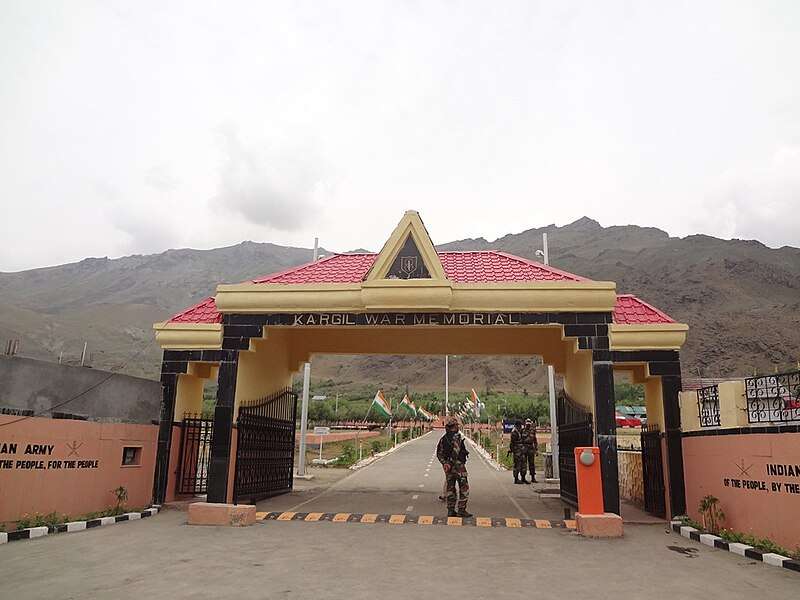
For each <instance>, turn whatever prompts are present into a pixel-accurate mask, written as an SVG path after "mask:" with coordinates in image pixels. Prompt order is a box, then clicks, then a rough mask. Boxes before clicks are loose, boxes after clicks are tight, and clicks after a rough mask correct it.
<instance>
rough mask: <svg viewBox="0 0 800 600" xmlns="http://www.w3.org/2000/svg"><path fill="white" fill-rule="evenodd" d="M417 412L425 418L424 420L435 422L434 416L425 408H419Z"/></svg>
mask: <svg viewBox="0 0 800 600" xmlns="http://www.w3.org/2000/svg"><path fill="white" fill-rule="evenodd" d="M417 412H418V413H419V414H420V415H421V416H422V418H423V419H425V420H426V421H433V419H434V417H433V415H432V414H431V413H429V412H428V411H427V410H425V409H424V408H422V407H419V408H418V409H417Z"/></svg>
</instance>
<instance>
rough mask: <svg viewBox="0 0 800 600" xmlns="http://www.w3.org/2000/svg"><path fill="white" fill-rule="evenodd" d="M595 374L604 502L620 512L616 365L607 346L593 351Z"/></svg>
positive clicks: (598, 439)
mask: <svg viewBox="0 0 800 600" xmlns="http://www.w3.org/2000/svg"><path fill="white" fill-rule="evenodd" d="M592 375H593V376H594V418H595V434H596V436H597V446H598V447H599V448H600V473H601V476H602V478H603V505H604V508H605V511H606V512H610V513H615V514H620V510H619V472H618V470H617V420H616V416H615V415H616V404H615V401H614V368H613V365H612V363H611V360H610V353H609V351H608V350H595V351H594V352H593V360H592Z"/></svg>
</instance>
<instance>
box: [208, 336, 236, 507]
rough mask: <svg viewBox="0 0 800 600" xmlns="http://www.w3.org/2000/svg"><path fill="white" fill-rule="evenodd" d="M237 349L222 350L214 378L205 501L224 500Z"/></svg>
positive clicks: (226, 498) (229, 451)
mask: <svg viewBox="0 0 800 600" xmlns="http://www.w3.org/2000/svg"><path fill="white" fill-rule="evenodd" d="M238 366H239V352H238V351H237V350H222V351H221V359H220V363H219V376H218V377H217V385H218V387H217V405H216V407H215V408H214V436H213V438H212V439H211V460H210V461H209V466H208V501H209V502H227V501H228V466H229V465H230V456H231V437H232V435H231V432H232V430H233V407H234V400H235V398H236V373H237V369H238Z"/></svg>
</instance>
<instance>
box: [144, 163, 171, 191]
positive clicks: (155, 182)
mask: <svg viewBox="0 0 800 600" xmlns="http://www.w3.org/2000/svg"><path fill="white" fill-rule="evenodd" d="M144 182H145V183H146V184H147V185H148V186H149V187H151V188H153V189H154V190H156V191H159V192H174V191H175V190H177V189H178V187H179V186H180V180H179V179H178V178H177V177H176V176H175V174H174V173H173V172H172V169H170V167H169V166H168V165H165V164H160V165H153V166H152V167H150V169H148V170H147V172H146V173H145V174H144Z"/></svg>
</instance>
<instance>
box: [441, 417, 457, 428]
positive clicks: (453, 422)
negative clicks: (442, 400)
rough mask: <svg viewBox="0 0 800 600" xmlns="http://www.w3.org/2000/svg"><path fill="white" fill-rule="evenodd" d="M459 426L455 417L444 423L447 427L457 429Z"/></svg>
mask: <svg viewBox="0 0 800 600" xmlns="http://www.w3.org/2000/svg"><path fill="white" fill-rule="evenodd" d="M457 425H458V419H456V418H455V417H447V420H446V421H445V422H444V426H445V427H455V426H457Z"/></svg>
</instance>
